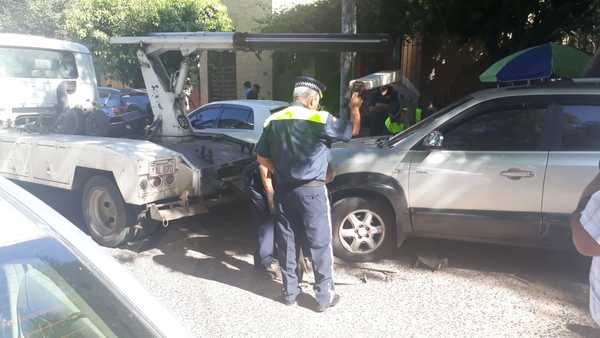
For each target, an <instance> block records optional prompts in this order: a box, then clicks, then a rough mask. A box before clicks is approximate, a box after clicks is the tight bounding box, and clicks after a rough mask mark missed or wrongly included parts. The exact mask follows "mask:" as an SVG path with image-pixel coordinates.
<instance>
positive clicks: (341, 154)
mask: <svg viewBox="0 0 600 338" xmlns="http://www.w3.org/2000/svg"><path fill="white" fill-rule="evenodd" d="M379 138H380V137H365V138H357V139H353V140H351V141H350V142H347V143H336V144H334V145H333V147H332V149H331V159H330V163H331V165H332V166H333V168H334V170H335V172H336V174H338V175H340V174H346V173H352V172H354V173H356V172H377V173H381V174H387V175H391V174H392V172H393V169H394V167H395V166H396V165H397V164H398V163H399V162H400V161H401V160H402V159H403V158H404V157H405V155H406V151H403V150H402V149H400V148H399V147H394V148H390V147H387V146H383V147H379V146H378V145H377V139H379Z"/></svg>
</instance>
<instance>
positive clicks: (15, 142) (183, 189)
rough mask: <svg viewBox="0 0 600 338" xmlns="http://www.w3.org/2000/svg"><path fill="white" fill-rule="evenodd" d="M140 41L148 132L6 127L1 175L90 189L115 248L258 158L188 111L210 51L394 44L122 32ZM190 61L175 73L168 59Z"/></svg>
mask: <svg viewBox="0 0 600 338" xmlns="http://www.w3.org/2000/svg"><path fill="white" fill-rule="evenodd" d="M110 42H111V43H112V44H118V45H130V46H135V47H137V59H138V61H139V65H140V67H141V71H142V75H143V79H144V82H145V85H146V89H147V92H148V95H149V98H150V104H151V107H152V111H153V113H154V121H153V122H152V124H151V125H150V126H149V127H148V128H147V133H146V135H145V137H144V138H142V139H127V138H112V137H95V136H88V135H66V134H58V133H42V132H37V133H36V132H33V133H32V132H25V131H23V130H19V129H15V128H8V129H2V130H1V131H0V158H2V161H0V175H2V176H5V177H8V178H10V179H13V180H16V181H23V182H31V183H36V184H42V185H46V186H51V187H56V188H61V189H65V190H69V191H71V192H73V193H76V194H80V195H81V200H82V203H81V212H82V215H83V220H84V223H85V225H86V227H87V228H88V230H89V233H90V235H91V236H92V238H93V239H94V240H96V241H97V242H98V243H100V244H102V245H104V246H109V247H115V246H119V245H122V244H123V243H125V242H127V241H130V240H131V239H132V238H134V237H139V236H142V235H143V234H149V233H151V232H152V229H154V228H156V227H158V225H157V224H162V225H163V226H165V227H166V226H168V224H169V222H170V221H173V220H176V219H179V218H183V217H187V216H192V215H196V214H199V213H202V212H206V211H207V207H208V206H209V205H211V204H213V203H218V202H222V201H224V200H226V199H227V198H226V197H227V196H229V194H228V192H229V191H231V190H232V189H236V188H239V187H240V173H241V171H242V168H243V167H244V166H245V165H246V164H247V163H248V162H249V161H251V160H252V157H253V155H252V152H253V145H252V144H248V142H247V140H240V139H236V138H232V137H226V136H218V135H212V136H207V137H199V136H197V135H194V134H192V132H191V131H190V128H189V123H188V120H187V118H186V116H185V114H184V109H183V103H184V101H185V100H184V98H185V96H184V95H185V93H184V82H185V79H186V77H187V74H188V71H189V70H190V67H192V64H193V63H194V62H197V58H198V57H200V56H201V55H202V53H201V52H202V51H209V50H216V51H224V50H231V51H247V52H255V53H260V52H261V51H263V50H276V49H283V50H294V49H305V48H311V49H313V50H328V51H332V50H334V51H355V50H360V49H367V50H375V49H382V48H389V47H391V39H390V37H389V36H388V35H385V34H368V35H351V34H277V33H275V34H253V33H240V32H229V33H225V32H193V33H154V34H149V35H146V36H132V37H113V38H111V41H110ZM173 51H175V52H178V53H180V54H181V57H182V61H181V62H180V64H179V67H178V70H177V71H176V72H174V73H169V72H168V71H167V67H166V66H165V63H164V58H163V56H164V55H165V54H166V53H168V52H171V53H172V52H173Z"/></svg>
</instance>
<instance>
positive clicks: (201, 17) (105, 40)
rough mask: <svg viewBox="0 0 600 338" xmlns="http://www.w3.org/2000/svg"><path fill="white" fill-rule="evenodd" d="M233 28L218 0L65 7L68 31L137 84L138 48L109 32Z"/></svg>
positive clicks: (84, 2) (91, 0)
mask: <svg viewBox="0 0 600 338" xmlns="http://www.w3.org/2000/svg"><path fill="white" fill-rule="evenodd" d="M232 29H233V25H232V22H231V19H230V18H229V16H228V14H227V9H226V7H225V6H223V5H222V4H221V3H220V1H218V0H178V1H171V0H78V1H77V2H76V3H75V4H74V5H73V6H72V7H71V8H70V9H69V10H68V11H67V13H66V30H67V32H68V33H69V35H70V36H71V37H73V38H75V39H76V40H78V41H81V42H82V43H83V44H85V45H86V46H88V47H89V48H90V49H91V50H92V52H93V53H94V57H95V60H96V63H97V64H98V65H99V68H101V69H102V71H103V72H104V73H105V74H109V75H110V76H111V77H113V78H116V79H118V80H121V81H123V82H126V83H129V84H130V85H134V86H139V85H141V84H142V81H141V73H140V71H139V66H138V62H137V59H136V58H135V51H134V50H133V49H132V48H128V47H121V46H114V45H110V44H109V39H110V38H111V37H113V36H126V35H142V34H146V33H151V32H185V31H190V32H191V31H230V30H232Z"/></svg>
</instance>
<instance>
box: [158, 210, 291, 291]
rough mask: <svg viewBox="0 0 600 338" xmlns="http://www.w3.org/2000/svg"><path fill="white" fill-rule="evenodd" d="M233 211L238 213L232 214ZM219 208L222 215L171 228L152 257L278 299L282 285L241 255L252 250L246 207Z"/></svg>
mask: <svg viewBox="0 0 600 338" xmlns="http://www.w3.org/2000/svg"><path fill="white" fill-rule="evenodd" d="M231 210H236V212H235V213H234V214H233V215H232V213H231ZM218 211H219V214H221V215H220V216H219V215H218V214H217V213H214V212H213V213H210V214H206V215H201V216H197V217H195V218H194V219H193V221H192V222H187V223H188V224H190V225H188V226H179V227H178V228H177V229H170V231H169V233H168V234H166V236H165V238H164V239H163V240H162V241H161V242H160V243H158V245H157V246H156V248H157V249H158V250H160V251H161V253H160V254H158V255H155V256H154V257H153V260H154V261H155V262H156V263H158V264H161V265H163V266H165V267H168V268H169V269H171V270H174V271H178V272H181V273H185V274H188V275H191V276H195V277H198V278H203V279H207V280H214V281H216V282H219V283H223V284H227V285H230V286H234V287H237V288H240V289H243V290H246V291H248V292H252V293H254V294H257V295H259V296H262V297H265V298H269V299H273V298H275V297H276V296H277V295H278V294H279V292H280V289H281V286H280V284H278V283H276V282H275V281H273V280H271V279H267V278H265V277H264V276H262V275H261V274H259V273H257V272H256V271H255V270H254V265H253V264H252V263H249V262H247V261H245V260H243V259H241V258H240V257H242V256H247V255H251V253H252V251H253V247H252V246H253V241H252V231H251V229H250V228H249V226H248V225H247V224H246V223H245V221H244V220H245V219H246V220H247V218H245V217H243V216H242V215H244V214H245V212H246V211H245V208H244V207H243V206H241V207H240V206H236V207H235V208H233V209H231V208H228V209H226V210H221V209H219V210H218ZM225 211H226V212H225ZM223 212H225V213H224V214H223ZM231 216H233V218H234V219H230V217H231ZM239 216H242V217H239ZM233 220H237V221H236V222H235V223H236V224H235V225H234V226H233V227H232V226H231V225H228V223H230V222H231V221H233ZM242 221H243V222H242ZM232 230H233V231H232Z"/></svg>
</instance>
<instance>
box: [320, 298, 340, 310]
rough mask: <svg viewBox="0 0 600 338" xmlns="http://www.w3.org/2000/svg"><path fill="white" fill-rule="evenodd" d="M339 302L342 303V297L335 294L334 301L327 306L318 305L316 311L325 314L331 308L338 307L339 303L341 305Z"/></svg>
mask: <svg viewBox="0 0 600 338" xmlns="http://www.w3.org/2000/svg"><path fill="white" fill-rule="evenodd" d="M339 302H340V295H338V294H335V295H334V296H333V299H332V300H331V302H329V303H327V304H319V305H317V308H316V311H317V312H325V311H326V310H327V309H329V308H330V307H334V306H336V305H337V303H339Z"/></svg>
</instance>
